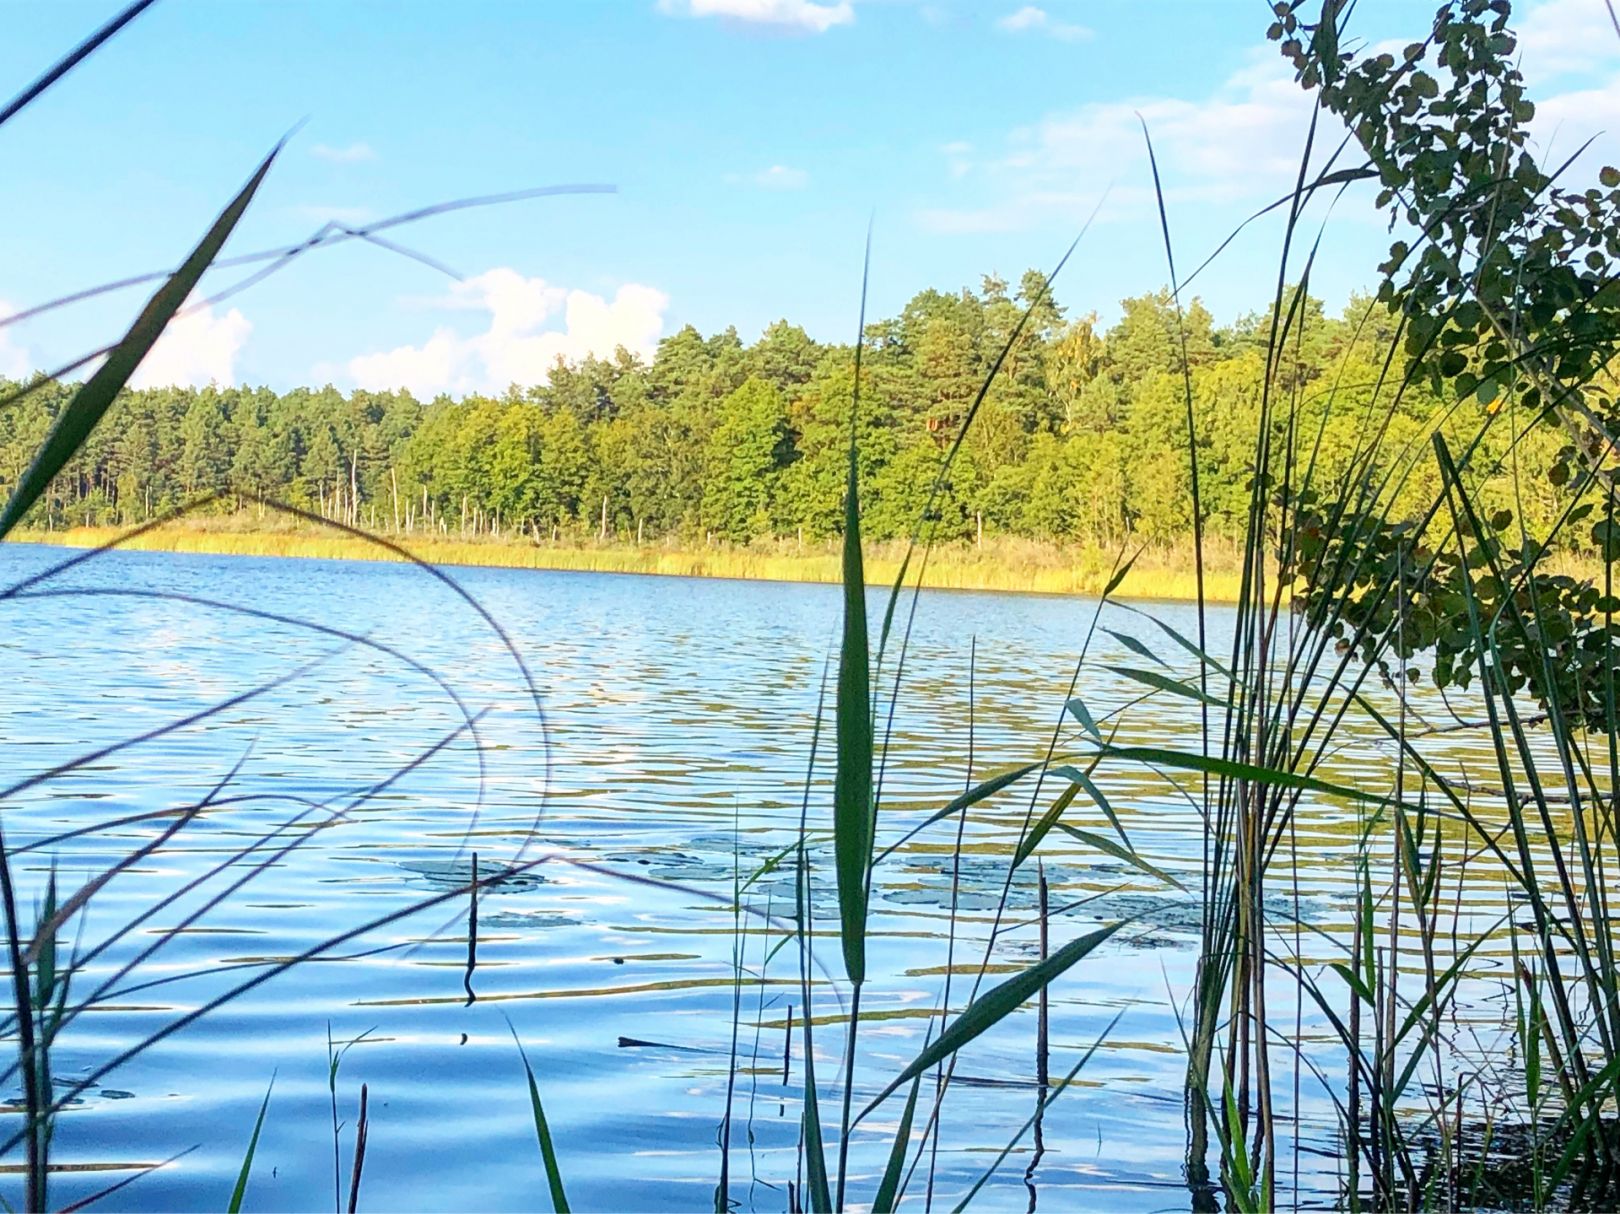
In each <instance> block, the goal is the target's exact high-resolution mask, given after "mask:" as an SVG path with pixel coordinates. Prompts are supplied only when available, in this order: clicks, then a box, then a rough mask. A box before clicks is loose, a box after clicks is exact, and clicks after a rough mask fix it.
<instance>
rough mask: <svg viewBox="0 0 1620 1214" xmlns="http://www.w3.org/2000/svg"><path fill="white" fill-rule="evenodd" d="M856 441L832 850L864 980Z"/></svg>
mask: <svg viewBox="0 0 1620 1214" xmlns="http://www.w3.org/2000/svg"><path fill="white" fill-rule="evenodd" d="M855 472H856V460H855V440H854V435H853V433H852V434H851V437H850V445H849V484H848V488H847V489H846V490H845V494H844V631H843V639H842V641H841V643H840V645H839V651H838V698H837V703H836V707H835V709H834V714H835V720H836V724H837V731H836V739H837V741H836V748H837V752H838V755H837V769H836V774H835V775H834V777H833V855H834V859H835V862H836V867H837V872H838V914H839V919H840V924H841V928H842V930H841V931H840V933H839V935H840V939H841V941H842V943H843V948H844V970H845V972H846V973H847V974H848V975H849V980H850V981H851V982H855V983H859V982H864V981H865V980H866V882H867V875H868V873H869V872H870V870H871V866H872V835H873V831H874V828H875V826H876V823H875V822H874V821H873V812H872V809H873V807H872V683H871V667H870V662H871V657H870V654H869V653H868V650H867V630H866V576H865V571H864V569H863V566H862V559H861V511H860V501H859V498H858V490H857V485H856V478H855Z"/></svg>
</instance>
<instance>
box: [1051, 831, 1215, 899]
mask: <svg viewBox="0 0 1620 1214" xmlns="http://www.w3.org/2000/svg"><path fill="white" fill-rule="evenodd" d="M1058 829H1059V830H1061V831H1063V832H1064V833H1065V834H1067V835H1069V836H1071V837H1072V838H1075V839H1078V840H1079V841H1080V842H1081V843H1084V844H1085V845H1086V846H1087V847H1095V848H1096V849H1097V850H1098V851H1100V852H1106V853H1107V854H1108V855H1110V856H1113V857H1114V859H1116V860H1123V861H1124V862H1125V863H1126V864H1129V865H1130V866H1131V867H1132V868H1137V869H1140V870H1141V871H1142V872H1144V873H1146V874H1147V875H1148V876H1150V877H1157V878H1158V879H1159V880H1160V881H1163V882H1164V883H1165V884H1166V885H1173V886H1175V887H1176V888H1177V889H1179V890H1185V889H1186V886H1184V885H1182V883H1181V882H1180V881H1177V880H1176V879H1175V878H1174V877H1172V876H1171V875H1170V874H1169V873H1167V872H1165V871H1164V869H1162V868H1159V867H1158V866H1157V865H1154V864H1152V863H1150V862H1149V861H1147V860H1144V859H1143V858H1142V857H1141V856H1140V855H1139V854H1137V852H1136V851H1135V850H1134V849H1133V848H1129V847H1125V846H1122V845H1121V844H1118V843H1115V842H1114V841H1113V840H1112V839H1110V838H1109V837H1108V836H1107V835H1099V834H1097V833H1095V832H1093V831H1089V830H1081V829H1080V828H1079V827H1077V826H1070V825H1069V824H1068V823H1067V822H1059V823H1058Z"/></svg>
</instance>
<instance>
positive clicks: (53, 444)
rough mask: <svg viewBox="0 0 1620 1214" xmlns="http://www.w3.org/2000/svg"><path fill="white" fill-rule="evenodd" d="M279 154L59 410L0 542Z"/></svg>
mask: <svg viewBox="0 0 1620 1214" xmlns="http://www.w3.org/2000/svg"><path fill="white" fill-rule="evenodd" d="M280 151H281V144H279V143H278V144H277V145H276V146H275V148H274V149H273V150H272V151H271V153H270V155H268V156H266V157H265V158H264V163H262V164H261V165H259V168H258V170H257V171H256V172H255V173H254V174H253V176H252V177H250V178H249V179H248V183H247V184H246V185H245V186H243V187H242V189H241V191H240V192H239V193H238V194H237V195H236V197H235V198H233V199H232V200H231V203H230V205H229V206H227V207H226V208H225V209H224V210H223V211H221V212H220V215H219V218H217V219H216V220H214V224H213V226H212V227H211V228H209V229H208V234H207V235H206V236H204V237H203V238H202V241H201V242H200V243H199V244H198V245H197V247H196V248H195V249H193V250H192V251H191V255H190V256H189V257H187V258H186V260H185V261H184V263H182V264H181V266H180V268H179V269H178V270H176V271H175V272H174V273H173V274H172V275H170V276H169V278H168V279H167V280H166V281H165V282H164V284H163V285H162V286H161V287H159V288H158V289H157V291H156V293H155V294H153V296H152V298H151V299H149V300H148V301H147V303H146V307H144V308H142V309H141V314H140V315H139V316H137V317H136V318H135V323H134V324H133V325H131V326H130V328H129V332H127V333H125V334H124V336H123V338H122V340H120V341H119V343H118V344H117V345H116V346H114V347H113V349H112V352H111V353H109V354H108V355H107V361H106V362H104V363H102V364H101V367H100V369H99V370H97V371H96V373H95V374H94V375H92V376H91V377H90V378H89V379H88V380H86V381H85V384H84V386H83V387H81V388H80V389H79V390H78V391H77V392H76V393H74V395H73V399H72V400H71V401H69V402H68V405H67V408H65V409H63V410H62V412H61V414H60V416H58V417H57V419H56V424H55V425H53V426H52V427H51V432H50V433H49V434H48V435H46V437H45V441H44V443H42V444H41V445H40V448H39V450H38V452H36V453H35V455H34V459H33V462H32V463H31V464H29V465H28V470H27V471H26V472H24V473H23V474H22V476H21V477H20V478H19V479H18V481H17V487H16V488H15V489H13V490H12V493H11V498H10V500H9V501H7V502H6V506H5V510H4V511H0V538H3V537H4V536H5V535H7V534H8V533H9V532H10V531H11V530H12V528H14V527H15V526H16V525H17V524H18V522H20V521H21V519H22V517H23V515H25V514H27V513H28V510H29V508H30V507H31V506H33V504H34V503H35V502H36V501H38V500H39V496H40V494H42V493H44V492H45V489H46V487H47V486H49V485H50V483H51V478H53V477H54V476H55V475H56V474H57V473H58V472H60V471H61V470H62V468H63V466H64V465H65V464H66V463H67V462H68V460H70V459H72V458H73V456H74V453H75V452H77V451H78V449H79V448H80V447H81V446H83V445H84V441H85V439H87V438H89V437H90V432H91V431H92V430H94V429H95V428H96V425H97V424H98V423H99V422H100V421H101V419H102V417H103V416H104V415H105V414H106V412H107V410H108V408H109V407H111V405H112V403H113V401H114V399H115V398H116V397H117V395H118V392H119V390H120V389H122V388H123V386H124V385H125V384H126V383H128V382H129V377H130V376H131V375H133V374H134V373H135V369H136V368H137V367H139V366H140V364H141V360H142V359H143V358H145V357H146V355H147V353H148V352H149V351H150V350H151V349H152V346H153V345H154V344H155V343H156V342H157V339H158V338H159V337H161V336H162V335H163V330H164V329H165V328H166V327H167V326H168V324H169V321H171V320H172V319H174V314H175V313H176V312H178V311H179V310H180V307H181V305H183V304H184V303H185V302H186V298H187V296H189V295H190V294H191V292H192V289H193V288H194V287H195V286H196V285H197V282H198V280H200V279H201V278H202V276H203V273H204V271H206V270H207V269H208V267H209V265H211V264H212V263H213V260H214V258H215V257H217V256H218V255H219V251H220V249H221V248H222V247H223V246H224V244H225V241H226V239H227V238H228V237H229V236H230V234H231V231H232V229H234V228H235V227H236V224H237V221H238V220H240V219H241V218H242V214H243V212H245V211H246V210H247V207H248V203H250V202H251V201H253V195H254V194H255V193H256V192H257V191H258V189H259V184H260V183H261V182H262V181H263V180H264V177H265V174H266V173H268V172H269V171H270V166H271V164H272V163H274V162H275V159H276V155H277V153H279V152H280Z"/></svg>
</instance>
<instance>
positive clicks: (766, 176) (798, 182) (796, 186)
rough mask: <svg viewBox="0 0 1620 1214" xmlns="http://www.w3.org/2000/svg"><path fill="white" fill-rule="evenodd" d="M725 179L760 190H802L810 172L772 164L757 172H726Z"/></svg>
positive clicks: (733, 183)
mask: <svg viewBox="0 0 1620 1214" xmlns="http://www.w3.org/2000/svg"><path fill="white" fill-rule="evenodd" d="M726 180H727V181H728V182H730V183H731V184H732V185H752V186H758V187H759V188H760V189H762V190H802V189H804V187H805V186H807V185H809V184H810V174H809V173H808V172H806V171H805V170H804V169H792V168H789V167H788V166H787V165H785V164H773V165H771V167H770V168H768V169H761V170H760V171H759V172H757V173H728V174H726Z"/></svg>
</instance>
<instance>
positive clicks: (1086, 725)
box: [1063, 696, 1102, 742]
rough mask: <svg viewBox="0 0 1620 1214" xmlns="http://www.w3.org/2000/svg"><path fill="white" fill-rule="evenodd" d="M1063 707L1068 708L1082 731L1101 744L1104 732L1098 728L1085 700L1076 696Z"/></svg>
mask: <svg viewBox="0 0 1620 1214" xmlns="http://www.w3.org/2000/svg"><path fill="white" fill-rule="evenodd" d="M1063 707H1065V708H1067V709H1068V710H1069V712H1070V713H1071V714H1072V715H1073V716H1074V719H1075V720H1077V721H1079V722H1080V728H1081V729H1084V730H1085V731H1086V732H1087V733H1089V734H1090V735H1091V736H1092V737H1094V738H1096V739H1097V740H1098V741H1099V742H1100V741H1101V740H1102V731H1101V730H1099V729H1098V728H1097V721H1096V718H1094V717H1093V716H1092V715H1091V710H1090V709H1089V708H1087V707H1086V702H1085V701H1084V700H1082V699H1081V698H1080V697H1079V696H1075V697H1074V698H1073V699H1072V700H1070V701H1069V702H1068V703H1067V704H1065V705H1064V706H1063Z"/></svg>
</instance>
